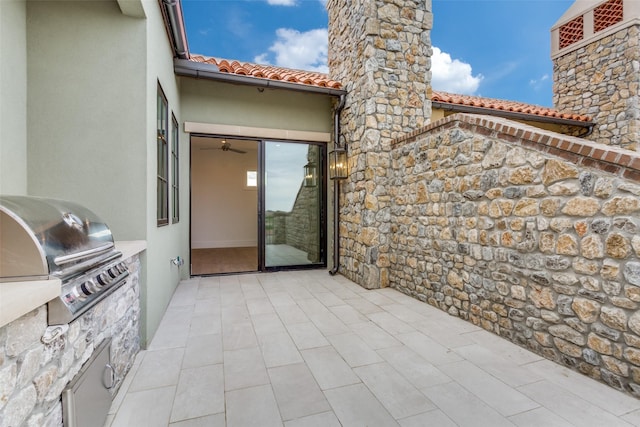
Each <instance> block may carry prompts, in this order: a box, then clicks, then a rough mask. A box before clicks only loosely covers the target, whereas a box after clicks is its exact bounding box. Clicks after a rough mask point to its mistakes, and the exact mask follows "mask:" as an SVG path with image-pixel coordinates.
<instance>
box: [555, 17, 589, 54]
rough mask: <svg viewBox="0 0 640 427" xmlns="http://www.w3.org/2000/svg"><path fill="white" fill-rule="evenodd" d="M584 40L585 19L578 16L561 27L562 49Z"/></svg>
mask: <svg viewBox="0 0 640 427" xmlns="http://www.w3.org/2000/svg"><path fill="white" fill-rule="evenodd" d="M583 38H584V19H583V17H582V16H578V17H577V18H575V19H572V20H571V21H569V22H567V23H566V24H564V25H563V26H562V27H560V49H563V48H565V47H567V46H570V45H572V44H574V43H575V42H578V41H580V40H582V39H583Z"/></svg>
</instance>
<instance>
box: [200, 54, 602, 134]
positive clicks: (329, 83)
mask: <svg viewBox="0 0 640 427" xmlns="http://www.w3.org/2000/svg"><path fill="white" fill-rule="evenodd" d="M191 61H194V62H202V63H207V64H214V65H216V66H217V67H218V69H219V70H220V71H221V72H223V73H229V74H237V75H241V76H251V77H257V78H262V79H270V80H282V81H285V82H292V83H299V84H304V85H310V86H319V87H328V88H332V89H340V88H342V85H341V84H340V82H337V81H335V80H331V79H330V78H329V76H328V75H327V74H324V73H318V72H314V71H303V70H293V69H291V68H284V67H276V66H274V65H260V64H253V63H250V62H240V61H236V60H228V59H221V58H213V57H208V56H203V55H191ZM431 100H432V101H434V102H442V103H446V104H454V105H464V106H469V107H476V108H487V109H490V110H499V111H509V112H515V113H522V114H529V115H532V116H540V117H552V118H557V119H568V120H576V121H580V122H585V123H586V122H590V120H591V118H590V117H588V116H583V115H579V114H573V113H563V112H561V111H558V110H554V109H553V108H548V107H540V106H538V105H532V104H525V103H523V102H516V101H505V100H501V99H493V98H483V97H479V96H471V95H456V94H452V93H447V92H441V91H435V90H434V91H433V93H432V95H431Z"/></svg>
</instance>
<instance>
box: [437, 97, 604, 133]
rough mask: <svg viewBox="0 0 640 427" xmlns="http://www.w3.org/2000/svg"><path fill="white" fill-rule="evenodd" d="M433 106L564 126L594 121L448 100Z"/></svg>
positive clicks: (591, 124)
mask: <svg viewBox="0 0 640 427" xmlns="http://www.w3.org/2000/svg"><path fill="white" fill-rule="evenodd" d="M431 105H432V107H433V108H440V109H442V110H446V111H455V112H459V113H471V114H485V115H489V116H497V117H504V118H505V119H513V120H526V121H530V122H539V123H550V124H557V125H566V126H577V127H583V128H590V127H591V126H593V125H594V124H595V123H593V122H586V121H582V120H574V119H563V118H561V117H551V116H540V115H537V114H529V113H521V112H518V111H506V110H498V109H493V108H484V107H474V106H470V105H461V104H451V103H448V102H441V101H432V102H431Z"/></svg>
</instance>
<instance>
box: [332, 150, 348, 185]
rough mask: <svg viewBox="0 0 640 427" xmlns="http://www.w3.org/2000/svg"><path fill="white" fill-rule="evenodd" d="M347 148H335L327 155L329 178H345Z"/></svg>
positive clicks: (346, 174) (346, 172)
mask: <svg viewBox="0 0 640 427" xmlns="http://www.w3.org/2000/svg"><path fill="white" fill-rule="evenodd" d="M348 174H349V171H348V170H347V150H345V149H344V148H336V149H335V150H333V151H332V152H331V154H330V155H329V178H331V179H347V176H348Z"/></svg>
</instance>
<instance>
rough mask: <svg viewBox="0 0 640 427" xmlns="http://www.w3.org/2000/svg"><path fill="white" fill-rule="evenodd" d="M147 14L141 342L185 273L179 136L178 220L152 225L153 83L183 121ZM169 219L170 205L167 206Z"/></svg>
mask: <svg viewBox="0 0 640 427" xmlns="http://www.w3.org/2000/svg"><path fill="white" fill-rule="evenodd" d="M143 5H144V9H145V14H146V16H147V28H146V41H147V44H146V53H147V56H146V69H147V73H146V82H145V85H146V86H144V87H146V100H145V102H146V104H145V105H146V128H145V134H146V136H145V137H144V142H145V144H146V147H147V150H146V159H147V165H148V168H147V170H146V187H145V186H141V188H142V189H143V190H146V195H147V196H146V197H147V204H146V217H147V225H146V230H147V237H146V239H147V248H148V249H147V252H146V261H147V264H148V268H147V271H146V277H145V279H146V286H145V287H144V288H143V290H142V299H143V301H144V305H145V307H146V311H145V313H144V314H145V318H144V319H143V342H144V340H145V339H146V340H147V342H148V341H149V340H150V339H151V338H152V337H153V334H154V333H155V331H156V329H157V328H158V325H159V324H160V320H161V319H162V316H163V315H164V312H165V310H166V307H167V306H168V304H169V301H170V300H171V296H172V295H173V292H174V291H175V288H176V286H177V285H178V283H179V281H180V279H181V278H183V279H184V278H187V277H188V274H189V270H188V268H187V266H188V265H189V250H188V245H189V226H188V225H189V224H188V223H189V175H188V172H189V139H188V137H187V135H185V134H183V133H182V132H180V183H181V191H180V210H181V214H180V222H178V223H177V224H169V225H166V226H163V227H158V226H157V225H156V224H157V221H156V194H157V192H156V185H157V184H156V180H157V169H156V163H157V152H156V141H157V133H156V132H157V127H156V126H157V123H156V106H157V99H156V96H157V84H158V82H159V83H160V85H161V86H162V89H163V91H164V94H165V96H166V97H167V101H168V104H169V105H168V106H169V120H171V113H173V114H174V115H175V116H176V119H177V120H178V124H179V126H180V128H182V126H181V125H180V124H181V123H182V122H183V119H182V117H181V112H180V103H179V94H178V84H177V80H176V77H175V75H174V73H173V51H172V49H171V47H170V44H169V41H168V37H167V32H166V30H165V27H164V25H163V22H162V16H161V13H160V8H159V6H158V3H157V2H146V1H145V2H143ZM169 216H170V217H171V206H170V207H169ZM177 256H179V257H180V258H183V259H185V265H184V266H183V267H182V268H180V269H179V268H178V267H176V266H175V265H173V264H172V263H171V262H170V260H171V259H172V258H175V257H177Z"/></svg>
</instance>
